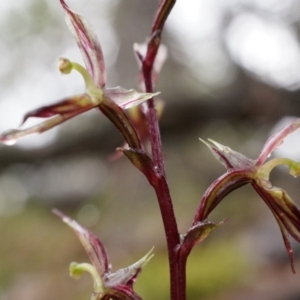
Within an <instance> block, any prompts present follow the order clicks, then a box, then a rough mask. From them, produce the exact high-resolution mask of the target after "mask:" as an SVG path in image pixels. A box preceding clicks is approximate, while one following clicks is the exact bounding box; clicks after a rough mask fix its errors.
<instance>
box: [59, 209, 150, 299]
mask: <svg viewBox="0 0 300 300" xmlns="http://www.w3.org/2000/svg"><path fill="white" fill-rule="evenodd" d="M53 213H54V214H56V215H57V216H58V217H60V218H61V219H62V221H63V222H65V223H66V224H67V225H69V226H70V227H71V228H72V229H73V230H74V232H75V233H76V235H77V236H78V238H79V240H80V242H81V243H82V245H83V247H84V249H85V250H86V252H87V254H88V256H89V258H90V260H91V262H92V264H88V263H75V262H72V263H71V265H70V275H71V276H72V277H74V278H75V279H77V278H79V277H80V276H81V274H82V273H83V272H88V273H90V275H91V276H92V278H93V281H94V292H93V294H92V296H91V300H108V299H115V300H141V297H140V296H139V295H138V294H136V293H135V292H134V291H133V284H134V282H135V280H136V279H137V277H138V275H139V274H140V273H141V271H142V268H143V267H144V266H145V265H146V264H147V263H148V261H149V260H150V259H151V258H152V257H153V254H152V250H153V249H151V250H150V251H149V252H148V253H147V254H146V255H145V256H144V257H142V258H141V259H140V260H138V261H137V262H136V263H134V264H132V265H130V266H129V267H127V268H124V269H120V270H118V271H116V272H114V273H112V272H111V265H110V264H109V262H108V258H107V254H106V251H105V248H104V246H103V244H102V243H101V241H100V240H99V239H98V237H97V236H96V235H94V234H93V233H92V232H90V231H89V230H87V229H85V228H84V227H82V226H81V225H80V224H78V223H77V222H76V221H74V220H72V219H71V218H69V217H68V216H66V215H64V214H63V213H62V212H60V211H58V210H56V209H54V210H53Z"/></svg>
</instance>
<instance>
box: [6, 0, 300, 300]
mask: <svg viewBox="0 0 300 300" xmlns="http://www.w3.org/2000/svg"><path fill="white" fill-rule="evenodd" d="M157 2H158V1H137V0H85V1H83V0H69V1H68V4H69V5H70V6H71V7H72V8H73V9H75V10H77V11H79V12H80V13H81V14H82V15H84V16H85V17H87V18H88V20H89V21H90V22H91V23H92V24H93V26H94V27H95V30H96V32H97V34H98V36H99V38H100V40H101V44H102V47H103V51H104V54H105V60H106V66H107V73H108V86H116V85H121V86H123V87H126V88H137V74H138V68H137V64H136V60H135V57H134V54H133V50H132V45H133V43H134V42H138V43H143V42H145V41H146V39H147V37H148V34H149V32H150V28H151V22H152V19H153V15H154V12H155V9H156V5H157ZM0 24H1V26H0V54H1V55H0V62H1V64H0V65H1V67H0V130H1V131H4V130H7V129H9V128H15V127H17V126H18V125H19V124H20V122H21V120H22V116H23V115H24V114H25V113H26V112H27V111H28V110H31V109H34V108H37V107H39V106H41V105H46V104H50V103H53V102H54V101H56V100H59V99H61V98H63V97H66V96H70V95H72V94H76V93H81V92H82V91H83V90H84V85H83V82H82V79H81V77H80V76H79V75H78V74H75V73H74V74H70V75H68V76H62V75H61V74H60V73H59V71H58V70H57V61H58V58H59V57H61V56H63V57H67V58H69V59H71V60H74V61H77V62H82V59H81V57H80V53H79V51H78V49H77V47H76V44H75V42H74V40H73V37H72V36H71V34H70V33H69V31H68V28H67V26H66V25H65V23H64V14H63V11H62V8H61V6H60V4H59V1H58V0H57V1H53V0H21V1H8V0H6V1H5V0H2V1H1V2H0ZM299 39H300V2H299V1H297V0H285V1H280V0H223V1H218V0H185V1H183V0H182V1H181V0H178V3H177V4H176V6H175V8H174V10H173V11H172V14H171V15H170V18H169V20H168V21H167V24H166V27H165V32H164V34H163V43H164V44H165V45H167V47H168V53H169V56H168V60H167V62H166V64H165V66H164V68H163V69H162V72H161V74H160V79H159V86H158V90H159V91H161V97H162V98H163V99H164V101H165V103H166V109H165V112H164V115H163V118H162V120H161V129H162V137H163V147H164V153H165V158H166V166H167V172H168V181H169V184H170V188H171V193H172V196H173V199H174V206H175V211H176V215H177V217H178V223H179V227H180V231H181V232H182V233H184V232H186V230H187V229H188V227H189V225H190V223H191V220H192V217H193V215H194V211H195V208H196V206H197V204H198V202H199V199H200V198H201V195H202V194H203V192H204V191H205V189H206V188H207V187H208V186H209V184H210V183H211V182H212V181H213V180H215V179H216V178H217V177H218V176H220V175H222V174H223V172H224V169H223V166H221V165H220V164H219V163H218V162H217V161H215V159H214V158H213V156H212V155H211V154H210V153H209V151H208V150H207V149H206V147H205V146H204V145H203V144H201V143H200V142H199V140H198V137H201V138H211V139H213V140H216V141H218V142H220V143H222V144H225V145H228V146H230V147H231V148H233V149H235V150H237V151H239V152H242V153H244V154H245V155H247V156H249V157H251V158H255V157H257V155H258V154H259V152H260V149H261V147H262V145H263V144H264V142H265V140H266V139H267V137H268V136H269V135H270V134H271V133H272V132H273V131H275V130H276V129H279V128H281V127H282V126H284V125H285V124H286V123H287V122H289V121H291V120H292V119H293V118H295V117H297V116H299V115H300V101H299V98H300V91H299V89H300V43H299ZM39 121H40V120H30V121H28V122H27V123H26V124H25V125H26V126H29V125H31V124H34V122H39ZM299 138H300V135H299V134H298V137H297V134H294V135H293V136H291V138H290V139H289V140H288V141H286V142H285V144H284V145H283V146H282V147H281V148H280V149H279V150H278V151H277V152H276V153H275V155H280V156H288V157H290V158H293V159H296V160H297V159H298V160H299V159H300V143H299ZM122 143H123V142H122V139H121V138H120V136H119V134H118V132H117V131H116V130H115V128H114V127H113V126H112V125H111V124H109V122H108V121H107V120H106V119H105V118H104V117H103V116H102V115H101V114H100V113H99V112H98V111H90V112H88V113H85V114H84V115H82V116H79V117H77V118H75V119H73V120H71V121H69V122H67V123H65V124H63V125H62V126H60V127H57V128H54V129H52V130H50V131H49V132H46V133H44V134H42V135H35V136H30V137H27V138H24V139H23V140H21V141H20V142H18V143H17V144H16V145H14V146H5V145H1V146H0V237H1V242H0V299H3V300H12V299H22V300H40V299H43V300H52V299H72V300H81V299H82V300H83V299H89V296H90V292H91V290H92V283H91V280H90V278H89V276H88V275H84V276H83V278H82V279H81V280H80V281H78V282H75V281H74V280H73V279H71V278H70V277H69V275H68V266H69V263H70V262H71V261H79V262H81V261H88V258H87V256H86V254H85V253H84V250H83V248H82V247H81V245H80V243H79V241H78V240H77V238H76V237H75V235H74V234H73V232H72V231H71V230H70V229H69V228H67V226H66V225H64V224H63V223H62V222H61V221H60V220H59V219H58V218H57V217H55V216H54V215H53V214H52V213H51V211H50V210H51V208H53V207H56V208H59V209H61V210H62V211H64V212H65V213H67V214H69V215H71V216H72V217H74V218H76V219H77V220H78V221H79V222H81V223H82V224H83V225H84V226H86V227H88V228H90V229H91V230H93V231H94V232H95V233H96V234H97V235H98V236H99V237H100V238H101V240H102V241H103V243H104V244H105V246H106V248H107V250H108V253H109V256H110V259H111V262H112V264H113V268H114V269H117V268H121V267H124V266H127V265H128V264H130V263H132V262H134V261H136V260H137V259H139V258H140V257H141V256H143V255H144V254H145V253H146V252H147V251H148V250H149V249H150V248H151V247H152V246H155V257H154V258H153V259H152V260H151V262H150V263H149V264H148V266H147V268H146V269H145V271H144V272H143V274H142V275H141V277H140V279H139V280H138V282H137V290H138V292H140V294H141V295H142V296H143V297H144V299H168V273H167V272H168V271H167V261H166V250H165V239H164V234H163V229H162V222H161V218H160V215H159V211H158V206H157V203H156V199H155V195H154V193H153V191H152V189H151V188H150V187H149V185H148V184H147V182H146V180H145V179H144V178H143V176H142V175H141V174H140V173H139V172H138V171H137V170H135V169H134V168H133V167H132V166H131V165H130V163H129V162H128V161H127V160H126V159H125V158H122V159H119V160H117V161H114V162H111V161H109V159H108V158H109V157H110V155H111V154H112V153H114V149H115V148H116V147H118V146H120V145H122ZM272 182H273V183H274V185H278V186H280V187H283V188H285V189H286V190H288V192H289V194H290V196H291V197H292V198H293V199H294V200H295V202H296V203H298V204H299V205H300V200H299V179H298V180H297V179H294V178H292V177H291V176H289V175H288V172H287V170H286V169H280V168H278V169H276V170H275V171H274V172H273V173H272ZM227 217H229V221H228V222H227V223H226V225H224V226H223V227H222V228H220V229H218V230H217V231H215V232H214V233H213V234H212V235H211V236H209V238H208V239H207V240H206V241H205V242H204V243H203V244H202V245H200V246H197V247H196V248H195V249H194V250H193V252H192V255H191V257H190V259H189V263H188V270H187V274H188V276H187V277H188V299H190V300H196V299H205V300H212V299H214V300H216V299H217V300H218V299H220V300H226V299H233V300H235V299H245V300H247V299H264V300H269V299H270V300H295V299H300V285H299V280H300V277H299V274H297V275H293V274H292V272H291V269H290V266H289V261H288V257H287V254H286V253H285V249H284V246H283V242H282V238H281V234H280V231H279V228H278V227H277V224H276V222H275V220H274V219H273V217H272V215H271V213H270V212H269V210H268V209H267V207H266V205H265V204H264V203H263V202H262V201H261V200H260V198H259V197H258V196H257V195H256V194H255V193H254V192H253V191H252V190H251V188H250V187H243V188H242V189H240V190H238V191H236V192H234V193H232V194H231V195H229V196H228V197H227V198H226V199H225V200H224V201H223V202H222V203H221V205H220V206H219V207H218V208H217V210H216V211H215V212H214V213H213V215H212V216H211V220H213V221H220V220H223V219H225V218H227ZM294 249H295V253H296V269H297V270H298V272H300V259H299V255H298V254H299V253H300V247H299V246H298V245H296V244H295V246H294Z"/></svg>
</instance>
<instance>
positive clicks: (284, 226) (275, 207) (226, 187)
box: [194, 119, 300, 273]
mask: <svg viewBox="0 0 300 300" xmlns="http://www.w3.org/2000/svg"><path fill="white" fill-rule="evenodd" d="M299 127H300V119H297V120H295V121H294V122H293V123H292V124H290V125H288V126H286V127H285V128H283V129H282V130H280V131H279V132H277V133H275V134H273V135H272V136H271V137H270V138H269V139H268V140H267V142H266V143H265V145H264V147H263V149H262V151H261V153H260V155H259V156H258V158H257V159H256V160H252V159H250V158H247V157H246V156H244V155H243V154H240V153H238V152H235V151H233V150H231V149H230V148H228V147H226V146H223V145H221V144H219V143H217V142H214V141H212V140H209V143H208V142H205V141H202V142H204V143H205V144H206V145H207V146H208V148H209V149H210V150H211V152H212V153H213V154H214V156H215V157H216V158H217V159H218V160H219V161H220V162H221V163H222V164H223V165H224V166H225V167H226V169H227V173H225V174H224V175H223V176H221V177H220V178H219V179H217V180H216V181H215V182H214V183H213V184H212V185H211V186H210V187H209V188H208V190H207V191H206V192H205V194H204V196H203V197H202V199H201V202H200V205H199V208H198V210H197V214H196V216H195V219H194V224H197V223H198V222H203V221H204V220H206V219H207V217H208V215H209V214H210V213H211V212H212V210H213V209H214V208H215V207H216V206H217V205H218V204H219V203H220V201H221V200H222V199H223V198H224V197H225V196H226V195H227V194H229V193H230V192H231V191H233V190H235V189H237V188H239V187H240V186H242V185H245V184H247V183H250V184H251V185H252V186H253V188H254V189H255V191H256V192H257V193H258V195H259V196H260V197H261V198H262V199H263V201H264V202H265V203H266V204H267V206H268V207H269V208H270V210H271V212H272V213H273V215H274V217H275V219H276V221H277V223H278V225H279V228H280V230H281V234H282V237H283V240H284V244H285V247H286V249H287V252H288V255H289V258H290V261H291V267H292V270H293V272H294V273H295V268H294V254H293V249H292V247H291V244H290V242H289V235H291V236H292V237H293V238H294V239H295V240H296V241H297V242H299V243H300V211H299V209H298V208H297V207H296V205H295V204H294V202H293V201H292V199H291V198H290V197H289V195H288V194H287V193H286V191H284V190H283V189H281V188H278V187H275V186H273V185H272V183H271V182H270V181H269V175H270V172H271V171H272V170H273V169H274V167H276V166H278V165H286V166H287V167H288V168H289V171H290V174H291V175H293V176H294V177H297V176H299V175H300V162H295V161H293V160H291V159H289V158H273V159H270V160H269V161H266V160H267V158H268V157H269V156H270V155H271V153H272V152H273V151H274V150H275V149H276V148H277V147H278V146H280V144H281V143H282V142H283V140H284V139H285V138H286V137H287V136H288V135H290V134H291V133H293V132H294V131H295V130H297V129H298V128H299Z"/></svg>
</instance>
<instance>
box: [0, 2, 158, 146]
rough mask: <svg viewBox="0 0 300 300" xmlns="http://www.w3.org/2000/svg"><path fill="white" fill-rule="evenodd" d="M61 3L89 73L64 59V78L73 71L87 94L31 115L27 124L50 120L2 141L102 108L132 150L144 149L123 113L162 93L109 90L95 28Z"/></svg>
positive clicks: (61, 66) (14, 132)
mask: <svg viewBox="0 0 300 300" xmlns="http://www.w3.org/2000/svg"><path fill="white" fill-rule="evenodd" d="M60 2H61V4H62V6H63V9H64V10H65V13H66V22H67V25H68V26H69V29H70V31H71V33H72V34H73V35H74V37H75V40H76V42H77V45H78V47H79V50H80V52H81V55H82V57H83V60H84V63H85V66H86V69H85V68H84V67H83V66H81V65H80V64H78V63H76V62H71V61H70V60H68V59H66V58H60V60H59V70H60V71H61V72H62V73H63V74H69V73H70V72H71V71H73V70H75V71H77V72H79V73H80V74H81V76H82V77H83V79H84V82H85V86H86V91H85V93H83V94H80V95H75V96H72V97H69V98H66V99H63V100H62V101H59V102H58V103H56V104H53V105H48V106H43V107H41V108H39V109H36V110H33V111H30V112H28V113H27V114H26V115H25V117H24V119H23V123H24V122H25V121H26V120H27V119H28V118H30V117H39V118H47V120H46V121H44V122H42V123H41V124H38V125H35V126H32V127H30V128H27V129H24V130H9V131H7V132H5V133H3V134H2V135H0V141H2V142H4V143H7V144H13V143H14V142H15V141H16V140H17V139H19V138H20V137H23V136H26V135H29V134H32V133H42V132H44V131H46V130H49V129H50V128H52V127H54V126H56V125H58V124H61V123H63V122H65V121H66V120H69V119H71V118H73V117H75V116H76V115H79V114H81V113H83V112H86V111H88V110H90V109H92V108H99V109H100V110H101V111H102V112H103V113H104V114H105V115H106V116H107V117H108V118H109V119H110V120H111V121H112V122H113V123H114V124H115V125H116V126H117V128H118V129H119V130H120V131H121V133H122V134H123V136H124V137H125V139H126V142H127V143H128V144H129V145H130V146H131V147H133V148H140V143H139V141H138V138H137V137H134V138H132V137H130V136H131V135H134V134H133V133H132V131H134V130H133V129H132V130H131V132H129V133H128V132H125V131H126V130H127V131H128V128H130V127H132V126H131V124H130V121H129V119H128V118H127V117H126V115H125V114H124V112H123V111H122V109H128V108H130V107H134V106H136V105H139V104H141V103H142V102H144V101H146V100H148V99H150V98H152V97H154V96H156V95H157V94H159V93H139V92H137V91H135V90H133V89H130V90H126V89H124V88H122V87H119V86H118V87H114V88H106V70H105V63H104V58H103V53H102V49H101V46H100V43H99V40H98V38H97V36H96V35H95V33H94V30H93V28H92V26H91V25H90V24H89V23H88V22H87V20H85V18H83V17H82V16H81V15H79V14H77V13H76V12H74V11H73V10H71V9H70V8H69V7H68V6H67V4H66V3H65V1H64V0H60ZM23 123H22V124H23ZM125 127H126V128H125ZM128 139H129V141H128Z"/></svg>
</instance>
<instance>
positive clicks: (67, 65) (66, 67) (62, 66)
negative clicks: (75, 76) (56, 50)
mask: <svg viewBox="0 0 300 300" xmlns="http://www.w3.org/2000/svg"><path fill="white" fill-rule="evenodd" d="M58 69H59V71H60V72H61V73H63V74H69V73H71V71H72V69H73V64H72V63H71V62H70V60H68V59H67V58H63V57H61V58H60V59H59V61H58Z"/></svg>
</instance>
